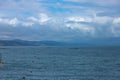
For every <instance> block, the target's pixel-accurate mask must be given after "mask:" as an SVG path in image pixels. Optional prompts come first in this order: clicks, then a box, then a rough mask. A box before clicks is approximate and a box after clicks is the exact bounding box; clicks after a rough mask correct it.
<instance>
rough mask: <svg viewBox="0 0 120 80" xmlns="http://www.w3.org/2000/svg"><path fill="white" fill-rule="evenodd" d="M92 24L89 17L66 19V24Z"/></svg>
mask: <svg viewBox="0 0 120 80" xmlns="http://www.w3.org/2000/svg"><path fill="white" fill-rule="evenodd" d="M69 21H72V22H92V18H89V17H79V16H75V17H68V18H67V19H66V22H69Z"/></svg>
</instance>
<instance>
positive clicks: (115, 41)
mask: <svg viewBox="0 0 120 80" xmlns="http://www.w3.org/2000/svg"><path fill="white" fill-rule="evenodd" d="M0 46H120V38H104V39H102V38H96V39H95V38H94V39H92V38H91V39H84V38H83V39H81V40H76V41H71V42H60V41H27V40H20V39H13V40H0Z"/></svg>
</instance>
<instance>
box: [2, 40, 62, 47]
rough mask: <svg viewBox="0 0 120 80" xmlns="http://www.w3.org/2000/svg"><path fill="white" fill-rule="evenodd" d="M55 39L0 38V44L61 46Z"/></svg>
mask: <svg viewBox="0 0 120 80" xmlns="http://www.w3.org/2000/svg"><path fill="white" fill-rule="evenodd" d="M63 44H64V43H62V42H57V41H27V40H18V39H15V40H0V46H62V45H63Z"/></svg>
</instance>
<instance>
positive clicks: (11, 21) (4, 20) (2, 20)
mask: <svg viewBox="0 0 120 80" xmlns="http://www.w3.org/2000/svg"><path fill="white" fill-rule="evenodd" d="M0 23H2V24H8V25H12V26H16V25H17V24H19V20H18V19H17V18H13V19H8V18H0Z"/></svg>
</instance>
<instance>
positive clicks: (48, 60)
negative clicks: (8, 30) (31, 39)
mask: <svg viewBox="0 0 120 80" xmlns="http://www.w3.org/2000/svg"><path fill="white" fill-rule="evenodd" d="M0 53H1V55H2V62H3V64H0V80H120V47H49V46H46V47H6V48H5V49H0Z"/></svg>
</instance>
